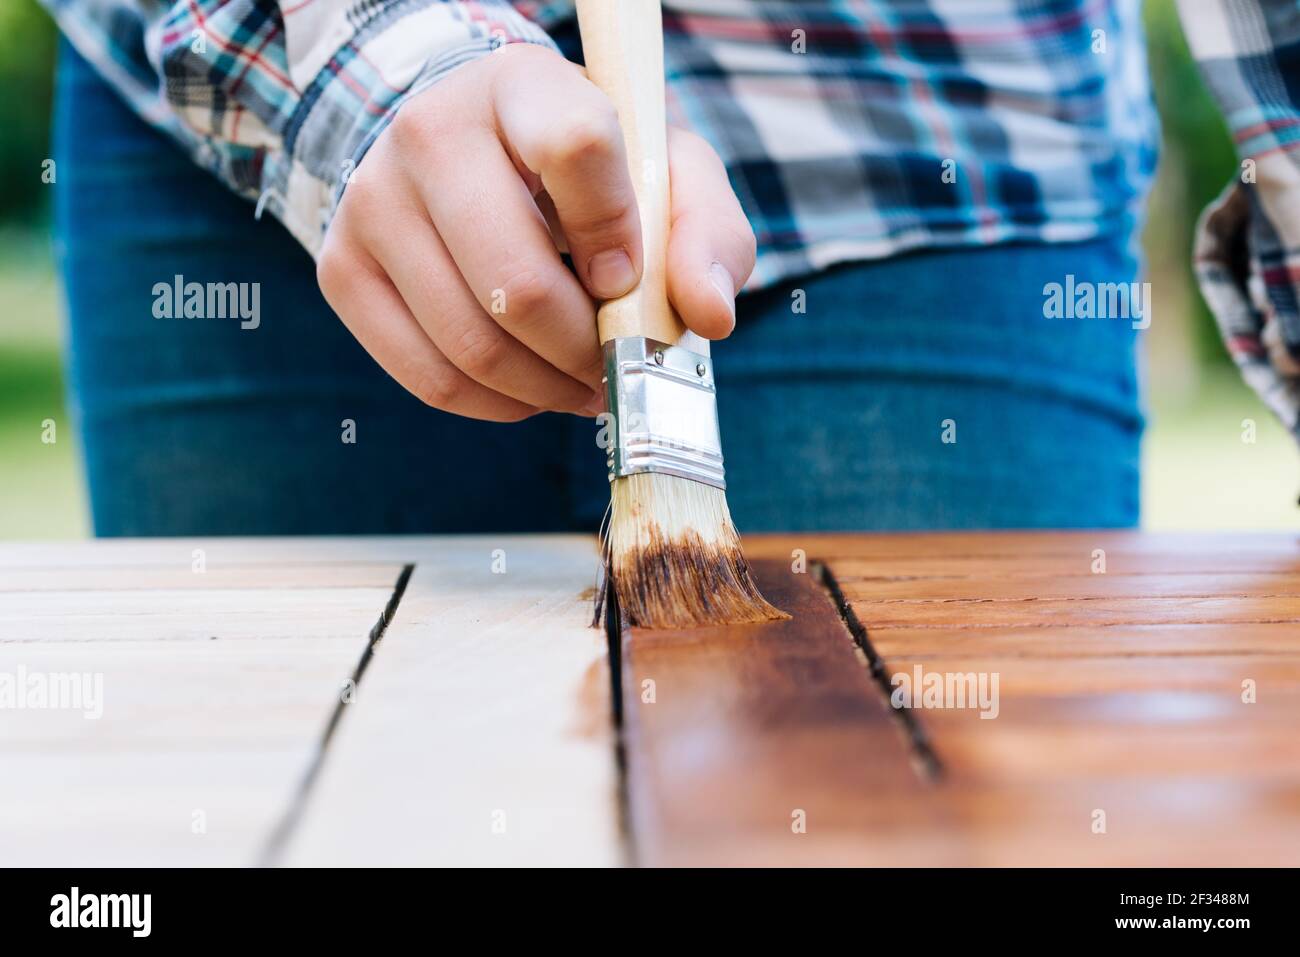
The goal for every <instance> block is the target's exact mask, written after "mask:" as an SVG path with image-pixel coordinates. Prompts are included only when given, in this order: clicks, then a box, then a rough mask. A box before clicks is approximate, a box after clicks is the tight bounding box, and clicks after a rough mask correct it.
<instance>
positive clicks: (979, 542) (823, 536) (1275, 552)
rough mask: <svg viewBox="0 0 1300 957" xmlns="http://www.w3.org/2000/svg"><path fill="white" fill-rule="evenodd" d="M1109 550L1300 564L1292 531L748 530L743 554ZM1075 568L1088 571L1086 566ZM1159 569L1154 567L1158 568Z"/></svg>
mask: <svg viewBox="0 0 1300 957" xmlns="http://www.w3.org/2000/svg"><path fill="white" fill-rule="evenodd" d="M1096 548H1101V549H1105V551H1106V559H1107V571H1108V572H1111V571H1114V570H1115V568H1114V566H1113V562H1114V561H1115V560H1116V559H1119V560H1120V561H1122V562H1128V563H1130V564H1129V567H1131V568H1133V569H1134V570H1136V571H1142V570H1143V568H1144V566H1143V565H1142V562H1143V560H1145V559H1150V560H1151V561H1152V562H1158V561H1163V560H1165V559H1168V558H1172V557H1176V556H1180V555H1182V556H1194V559H1193V560H1194V562H1195V563H1196V564H1198V565H1200V567H1201V568H1202V569H1204V570H1207V571H1213V570H1215V569H1217V568H1221V567H1222V564H1221V563H1222V562H1231V561H1234V560H1239V559H1246V558H1248V559H1250V560H1253V561H1264V560H1269V561H1274V562H1288V561H1289V562H1290V563H1292V565H1293V566H1294V564H1295V563H1297V562H1300V534H1298V533H1295V532H1240V533H1236V532H1228V533H1224V532H1190V533H1184V532H1161V533H1150V532H1134V531H1067V532H1059V531H1052V532H1045V531H996V532H906V533H893V534H870V535H864V534H861V533H851V532H845V533H822V532H818V533H806V534H804V533H801V534H784V535H747V536H745V553H746V554H747V555H749V556H751V557H755V558H768V559H773V560H782V559H784V560H785V561H787V562H789V561H790V560H791V558H792V556H791V552H792V551H793V550H795V549H799V550H801V551H802V552H803V553H804V554H805V555H806V557H807V558H808V559H810V560H812V559H820V560H825V561H827V562H831V561H833V562H834V564H835V567H836V568H837V569H838V568H839V566H840V565H841V564H842V563H844V562H846V561H855V560H859V559H861V560H873V561H887V562H896V561H903V560H913V559H915V560H923V561H936V560H944V561H954V560H955V561H961V562H965V563H967V564H966V565H965V567H966V572H965V574H978V569H979V567H980V564H981V563H984V562H987V561H988V560H989V559H1003V560H1008V561H1022V560H1024V559H1030V558H1032V559H1048V560H1056V559H1063V560H1067V561H1071V562H1077V561H1080V560H1084V559H1085V558H1086V561H1087V562H1088V563H1090V562H1091V556H1092V551H1093V549H1096ZM1071 567H1074V568H1075V569H1076V570H1081V571H1086V570H1088V568H1089V565H1088V564H1085V565H1084V566H1082V568H1080V567H1079V566H1078V565H1073V566H1071ZM1157 567H1158V566H1157Z"/></svg>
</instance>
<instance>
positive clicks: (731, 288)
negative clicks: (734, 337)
mask: <svg viewBox="0 0 1300 957" xmlns="http://www.w3.org/2000/svg"><path fill="white" fill-rule="evenodd" d="M709 282H711V283H713V288H714V289H716V290H718V295H719V296H721V297H722V301H723V302H725V303H726V304H727V312H729V313H731V324H732V325H733V326H734V325H735V324H736V282H735V280H734V279H732V278H731V273H729V272H727V267H726V266H724V265H722V263H714V264H713V265H711V266H710V267H709Z"/></svg>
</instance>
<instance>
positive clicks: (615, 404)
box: [603, 336, 727, 489]
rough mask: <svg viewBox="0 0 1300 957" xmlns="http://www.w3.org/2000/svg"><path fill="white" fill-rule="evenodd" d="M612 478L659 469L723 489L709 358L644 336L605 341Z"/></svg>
mask: <svg viewBox="0 0 1300 957" xmlns="http://www.w3.org/2000/svg"><path fill="white" fill-rule="evenodd" d="M604 355H605V394H606V396H607V398H608V401H609V411H610V414H611V415H612V419H611V420H608V421H607V422H606V429H607V432H604V433H603V435H604V436H605V440H606V441H607V442H608V445H607V446H606V449H607V452H608V463H609V480H610V481H611V482H612V481H614V480H615V479H616V478H622V477H623V476H625V475H635V474H636V473H638V472H661V473H664V474H667V475H676V476H679V477H681V478H685V479H691V480H692V481H695V482H703V483H704V484H706V485H712V486H714V487H715V488H720V489H725V488H726V487H727V483H726V480H725V479H724V477H723V474H724V473H723V470H722V440H721V438H720V437H719V434H718V404H717V390H716V388H715V387H714V382H713V363H712V361H710V359H709V357H708V356H707V355H704V354H701V353H699V352H694V351H692V350H690V349H687V348H684V347H683V346H680V345H676V346H671V345H668V344H667V343H663V342H656V341H655V340H654V339H646V338H644V337H642V336H628V337H624V338H619V339H610V340H609V341H608V342H606V343H605V347H604Z"/></svg>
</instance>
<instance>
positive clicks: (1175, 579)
mask: <svg viewBox="0 0 1300 957" xmlns="http://www.w3.org/2000/svg"><path fill="white" fill-rule="evenodd" d="M837 577H838V575H837ZM840 587H841V588H842V589H843V590H844V595H845V597H847V598H849V599H851V600H857V601H903V602H933V601H1007V602H1011V601H1025V602H1027V601H1044V600H1060V599H1067V600H1080V601H1087V600H1096V599H1107V600H1112V599H1117V598H1269V597H1287V598H1295V597H1298V596H1300V569H1297V570H1296V571H1287V572H1238V573H1236V574H1230V575H1229V574H1207V573H1201V572H1196V573H1186V572H1179V573H1174V574H1168V573H1161V574H1152V575H1115V576H1112V575H1109V574H1105V575H1091V574H1087V573H1085V574H1081V575H1079V574H1075V575H1054V576H1047V575H1031V576H1020V577H1013V576H1003V575H998V576H996V577H995V576H989V577H983V576H981V577H957V576H952V577H947V578H902V579H863V578H857V579H850V580H848V581H844V580H840Z"/></svg>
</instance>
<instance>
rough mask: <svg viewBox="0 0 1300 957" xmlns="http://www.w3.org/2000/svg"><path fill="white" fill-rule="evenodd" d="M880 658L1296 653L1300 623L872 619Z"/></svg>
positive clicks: (1299, 642)
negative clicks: (906, 623)
mask: <svg viewBox="0 0 1300 957" xmlns="http://www.w3.org/2000/svg"><path fill="white" fill-rule="evenodd" d="M870 636H871V645H872V647H874V648H875V649H876V651H877V652H878V653H879V654H880V655H881V656H882V657H884V658H887V659H888V658H895V657H906V658H909V659H912V660H929V659H934V658H945V657H961V658H972V657H986V658H1089V657H1108V658H1123V657H1152V656H1166V655H1168V656H1175V657H1177V656H1182V655H1220V654H1232V655H1239V656H1240V655H1266V654H1282V653H1300V628H1294V627H1286V626H1279V625H1278V624H1276V623H1267V622H1251V623H1247V624H1221V623H1218V622H1201V623H1198V624H1180V625H1169V624H1162V625H1101V626H1091V625H1064V624H1059V623H1058V624H1055V625H1050V626H1046V627H1033V626H1024V625H1021V626H1015V625H1011V626H991V627H986V628H966V629H951V628H894V627H886V626H881V625H874V626H873V627H872V628H871V631H870Z"/></svg>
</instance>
